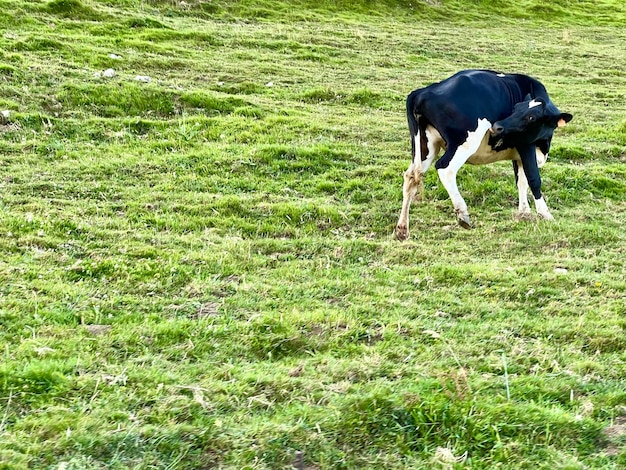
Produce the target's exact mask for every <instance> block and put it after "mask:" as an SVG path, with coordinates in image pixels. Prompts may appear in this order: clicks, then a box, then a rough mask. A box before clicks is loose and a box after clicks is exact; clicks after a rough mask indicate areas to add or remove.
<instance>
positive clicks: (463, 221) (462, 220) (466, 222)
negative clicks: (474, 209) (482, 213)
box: [457, 214, 472, 229]
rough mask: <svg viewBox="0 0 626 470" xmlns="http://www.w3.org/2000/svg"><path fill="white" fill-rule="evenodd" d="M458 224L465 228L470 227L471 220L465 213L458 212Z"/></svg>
mask: <svg viewBox="0 0 626 470" xmlns="http://www.w3.org/2000/svg"><path fill="white" fill-rule="evenodd" d="M457 217H458V220H459V225H460V226H461V227H463V228H465V229H470V228H472V222H471V220H470V218H469V215H467V214H458V215H457Z"/></svg>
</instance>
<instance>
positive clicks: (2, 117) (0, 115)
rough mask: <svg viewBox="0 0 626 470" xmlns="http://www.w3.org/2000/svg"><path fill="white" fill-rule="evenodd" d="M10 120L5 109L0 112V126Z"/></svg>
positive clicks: (9, 114) (8, 112)
mask: <svg viewBox="0 0 626 470" xmlns="http://www.w3.org/2000/svg"><path fill="white" fill-rule="evenodd" d="M10 118H11V112H10V111H9V110H8V109H5V110H4V111H0V124H2V125H4V124H7V123H8V122H9V119H10Z"/></svg>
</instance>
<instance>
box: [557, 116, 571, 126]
mask: <svg viewBox="0 0 626 470" xmlns="http://www.w3.org/2000/svg"><path fill="white" fill-rule="evenodd" d="M573 117H574V116H572V115H571V114H570V113H561V116H560V117H559V122H558V124H557V126H559V127H563V126H564V125H565V124H567V123H568V122H570V121H571V120H572V118H573Z"/></svg>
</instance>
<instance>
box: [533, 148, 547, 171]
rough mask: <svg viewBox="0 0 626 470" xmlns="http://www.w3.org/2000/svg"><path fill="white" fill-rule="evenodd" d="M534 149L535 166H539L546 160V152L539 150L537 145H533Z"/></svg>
mask: <svg viewBox="0 0 626 470" xmlns="http://www.w3.org/2000/svg"><path fill="white" fill-rule="evenodd" d="M535 151H536V153H537V166H538V167H539V168H541V167H542V166H544V165H545V164H546V162H547V161H548V154H547V153H545V154H544V153H543V152H542V151H541V150H539V147H535Z"/></svg>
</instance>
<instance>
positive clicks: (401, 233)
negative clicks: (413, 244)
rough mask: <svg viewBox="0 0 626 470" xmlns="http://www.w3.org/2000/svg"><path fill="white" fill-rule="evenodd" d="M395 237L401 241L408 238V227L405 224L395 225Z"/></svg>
mask: <svg viewBox="0 0 626 470" xmlns="http://www.w3.org/2000/svg"><path fill="white" fill-rule="evenodd" d="M396 238H397V239H398V240H400V241H401V242H403V241H404V240H406V239H407V238H409V228H408V227H407V226H406V225H398V226H397V227H396Z"/></svg>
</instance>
